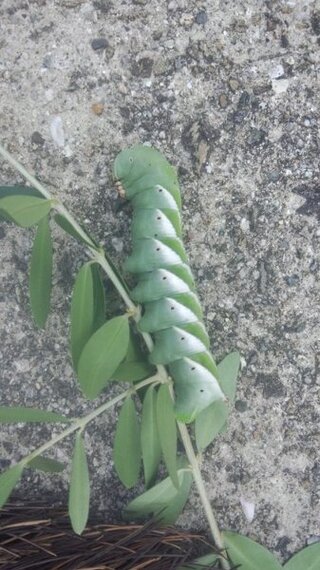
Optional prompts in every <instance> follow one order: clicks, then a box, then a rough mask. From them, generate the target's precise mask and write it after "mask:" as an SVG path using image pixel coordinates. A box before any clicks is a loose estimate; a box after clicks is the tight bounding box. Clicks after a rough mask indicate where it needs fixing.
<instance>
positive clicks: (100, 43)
mask: <svg viewBox="0 0 320 570" xmlns="http://www.w3.org/2000/svg"><path fill="white" fill-rule="evenodd" d="M108 46H109V42H108V40H106V38H97V39H95V40H92V41H91V47H92V49H94V50H95V51H97V50H100V49H106V48H107V47H108Z"/></svg>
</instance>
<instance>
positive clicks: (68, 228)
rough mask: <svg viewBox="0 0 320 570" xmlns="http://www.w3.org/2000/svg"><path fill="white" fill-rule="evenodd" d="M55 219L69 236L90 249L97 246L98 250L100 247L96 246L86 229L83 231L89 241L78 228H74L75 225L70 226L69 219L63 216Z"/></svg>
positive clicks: (60, 215)
mask: <svg viewBox="0 0 320 570" xmlns="http://www.w3.org/2000/svg"><path fill="white" fill-rule="evenodd" d="M54 219H55V221H56V222H57V224H58V226H60V228H61V229H63V230H64V231H65V232H66V233H67V234H69V235H70V236H72V237H73V238H75V239H76V240H78V241H79V242H81V243H84V244H85V245H89V246H90V247H94V246H95V247H97V248H98V245H97V244H96V242H95V240H94V239H93V238H92V237H91V236H89V234H88V231H87V230H86V229H85V228H81V229H83V231H84V233H85V234H87V235H88V239H85V237H84V236H83V235H82V234H81V233H79V232H78V231H77V230H76V228H74V227H73V225H72V224H70V222H69V220H67V218H65V217H64V216H63V215H62V214H56V215H55V217H54ZM90 240H91V241H90Z"/></svg>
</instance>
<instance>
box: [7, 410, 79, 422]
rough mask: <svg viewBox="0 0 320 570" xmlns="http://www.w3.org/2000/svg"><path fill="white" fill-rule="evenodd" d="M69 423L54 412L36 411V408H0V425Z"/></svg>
mask: <svg viewBox="0 0 320 570" xmlns="http://www.w3.org/2000/svg"><path fill="white" fill-rule="evenodd" d="M69 421H70V420H69V419H68V418H65V417H64V416H61V415H60V414H56V413H55V412H47V411H45V410H37V409H36V408H23V407H16V408H11V407H9V406H0V423H2V424H10V423H16V422H43V423H56V422H63V423H67V422H69Z"/></svg>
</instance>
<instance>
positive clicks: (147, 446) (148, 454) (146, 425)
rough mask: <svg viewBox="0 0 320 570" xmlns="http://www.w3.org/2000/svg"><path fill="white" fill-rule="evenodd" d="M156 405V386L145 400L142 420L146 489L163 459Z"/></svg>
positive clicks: (148, 391) (148, 392)
mask: <svg viewBox="0 0 320 570" xmlns="http://www.w3.org/2000/svg"><path fill="white" fill-rule="evenodd" d="M156 404H157V393H156V391H155V389H154V386H149V388H148V390H147V392H146V395H145V397H144V400H143V406H142V419H141V448H142V460H143V469H144V479H145V484H146V487H149V486H150V484H151V483H152V482H153V481H154V479H155V477H156V474H157V471H158V466H159V463H160V459H161V445H160V439H159V433H158V424H157V409H156Z"/></svg>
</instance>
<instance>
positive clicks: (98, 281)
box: [91, 263, 106, 332]
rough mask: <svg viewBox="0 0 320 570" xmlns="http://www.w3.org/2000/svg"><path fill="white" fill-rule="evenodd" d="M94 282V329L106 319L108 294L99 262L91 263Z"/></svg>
mask: <svg viewBox="0 0 320 570" xmlns="http://www.w3.org/2000/svg"><path fill="white" fill-rule="evenodd" d="M91 272H92V282H93V330H94V332H95V331H96V330H98V329H99V328H100V327H101V326H102V325H103V324H104V323H105V321H106V296H105V289H104V285H103V280H102V276H101V268H100V265H99V264H98V263H92V264H91Z"/></svg>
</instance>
